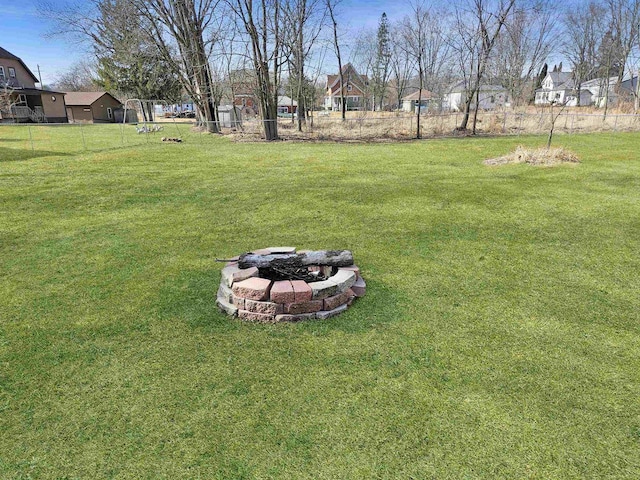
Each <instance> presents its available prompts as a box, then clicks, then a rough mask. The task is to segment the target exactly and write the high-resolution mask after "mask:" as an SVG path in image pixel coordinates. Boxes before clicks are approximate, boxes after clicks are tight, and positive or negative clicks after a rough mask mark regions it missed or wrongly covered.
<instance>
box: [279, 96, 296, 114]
mask: <svg viewBox="0 0 640 480" xmlns="http://www.w3.org/2000/svg"><path fill="white" fill-rule="evenodd" d="M297 110H298V102H296V101H295V100H293V99H292V98H291V97H287V96H286V95H280V96H278V114H279V115H281V114H285V115H293V114H294V113H296V112H297Z"/></svg>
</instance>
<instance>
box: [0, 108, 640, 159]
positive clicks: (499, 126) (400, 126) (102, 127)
mask: <svg viewBox="0 0 640 480" xmlns="http://www.w3.org/2000/svg"><path fill="white" fill-rule="evenodd" d="M556 115H558V112H557V111H556V112H554V113H553V116H554V117H555V116H556ZM416 120H417V119H416V117H415V116H414V115H395V114H389V115H386V116H374V113H372V112H357V115H356V116H353V117H350V118H347V119H345V120H342V119H341V118H340V117H339V116H338V117H336V116H329V115H321V114H318V112H316V113H315V114H314V115H313V116H311V117H310V118H307V119H306V122H303V124H302V131H298V122H297V119H296V118H293V119H292V118H279V119H277V120H270V121H271V122H278V134H279V136H280V137H282V138H285V139H291V140H316V141H323V140H324V141H393V140H409V139H412V138H415V137H416V133H417V132H416V126H417V123H416ZM461 120H462V114H461V113H445V114H424V115H422V116H421V117H420V130H421V136H422V137H423V138H438V137H449V136H459V135H460V132H457V131H456V127H458V126H459V125H460V121H461ZM471 121H472V120H471V119H470V121H469V127H470V126H471ZM551 122H552V114H551V112H550V111H548V110H546V111H543V112H540V113H528V112H513V111H505V112H478V118H477V132H478V134H480V135H529V134H532V135H536V134H546V133H548V132H549V130H550V128H551ZM211 123H212V124H209V125H202V124H200V125H197V124H196V123H194V122H159V123H147V124H82V123H79V124H0V155H2V150H3V149H6V148H12V149H16V148H17V149H23V150H31V151H33V152H35V151H44V152H50V153H52V154H53V153H80V152H83V151H100V150H110V149H114V148H125V147H132V146H145V145H152V144H158V143H162V142H163V141H173V140H175V139H180V140H181V142H183V143H188V144H194V145H210V144H211V141H212V139H213V138H216V136H215V135H211V134H210V133H209V132H210V131H212V130H215V128H213V127H215V126H216V125H214V124H213V122H211ZM220 130H221V131H222V133H224V134H225V135H228V136H230V137H231V138H232V139H234V140H237V141H256V140H260V139H261V138H263V137H264V132H263V121H262V120H260V119H257V118H256V119H245V120H244V121H243V122H241V123H238V124H233V125H232V126H231V127H229V125H228V124H226V125H220ZM632 131H640V115H634V114H619V113H616V114H609V115H606V116H605V115H603V114H601V113H581V112H561V113H560V114H559V115H558V116H557V119H556V121H555V130H554V132H555V133H556V134H580V133H595V132H632Z"/></svg>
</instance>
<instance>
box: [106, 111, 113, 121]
mask: <svg viewBox="0 0 640 480" xmlns="http://www.w3.org/2000/svg"><path fill="white" fill-rule="evenodd" d="M107 117H109V120H111V119H112V118H113V110H111V108H107Z"/></svg>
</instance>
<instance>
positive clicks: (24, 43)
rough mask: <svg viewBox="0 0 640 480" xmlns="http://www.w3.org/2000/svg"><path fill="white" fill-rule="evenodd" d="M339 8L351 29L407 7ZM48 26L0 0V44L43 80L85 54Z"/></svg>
mask: <svg viewBox="0 0 640 480" xmlns="http://www.w3.org/2000/svg"><path fill="white" fill-rule="evenodd" d="M54 3H55V0H54ZM340 9H341V12H342V13H343V15H342V18H343V19H344V20H345V21H346V23H347V24H348V27H350V28H349V29H350V30H351V31H353V32H356V31H357V30H359V29H360V28H365V27H366V28H368V27H374V28H375V26H376V25H377V24H378V20H379V19H380V15H382V12H386V13H387V15H388V16H389V19H390V20H391V21H393V20H396V19H398V18H400V17H402V12H404V11H406V7H405V3H404V2H397V1H393V0H369V1H367V0H344V2H343V3H342V4H341V6H340ZM51 29H52V26H51V25H50V24H49V23H48V22H47V21H46V20H45V19H43V18H42V17H40V16H39V15H38V12H37V8H36V0H0V32H1V33H2V34H1V35H0V46H2V47H3V48H4V49H6V50H9V51H10V52H11V53H13V54H14V55H17V56H18V57H20V58H22V60H23V61H24V62H25V63H26V64H27V66H28V67H29V68H30V69H31V70H32V71H33V73H34V74H35V75H36V76H37V75H38V71H37V70H38V69H37V65H40V72H41V74H42V81H43V83H44V84H49V83H52V82H53V81H54V80H55V78H56V76H57V75H58V74H60V73H62V72H63V71H64V70H65V69H67V68H68V67H69V66H70V65H71V64H72V63H74V62H76V61H78V60H80V59H81V58H82V57H83V54H84V52H83V49H82V48H81V47H80V46H78V45H74V44H71V43H70V42H69V41H67V40H65V39H64V38H62V37H52V38H47V37H45V34H46V33H48V32H50V31H51ZM345 40H346V41H347V42H348V41H349V39H345Z"/></svg>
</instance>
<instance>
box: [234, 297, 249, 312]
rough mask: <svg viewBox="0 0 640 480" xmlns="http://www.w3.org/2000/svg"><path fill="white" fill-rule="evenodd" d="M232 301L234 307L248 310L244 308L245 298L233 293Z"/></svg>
mask: <svg viewBox="0 0 640 480" xmlns="http://www.w3.org/2000/svg"><path fill="white" fill-rule="evenodd" d="M231 303H232V304H233V306H234V307H236V308H239V309H240V310H246V309H245V308H244V298H242V297H236V296H235V295H231Z"/></svg>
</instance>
